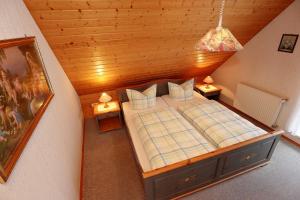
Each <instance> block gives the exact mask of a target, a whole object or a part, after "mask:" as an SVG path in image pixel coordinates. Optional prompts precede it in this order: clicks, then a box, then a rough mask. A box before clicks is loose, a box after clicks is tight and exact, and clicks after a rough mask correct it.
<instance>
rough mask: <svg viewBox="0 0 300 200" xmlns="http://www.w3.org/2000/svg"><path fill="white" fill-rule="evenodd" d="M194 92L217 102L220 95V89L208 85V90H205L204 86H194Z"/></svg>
mask: <svg viewBox="0 0 300 200" xmlns="http://www.w3.org/2000/svg"><path fill="white" fill-rule="evenodd" d="M195 90H196V91H197V92H199V93H200V94H201V95H203V96H205V97H206V98H208V99H213V100H219V97H220V94H221V89H220V88H217V87H216V86H213V85H210V86H209V88H206V85H201V84H197V85H196V86H195Z"/></svg>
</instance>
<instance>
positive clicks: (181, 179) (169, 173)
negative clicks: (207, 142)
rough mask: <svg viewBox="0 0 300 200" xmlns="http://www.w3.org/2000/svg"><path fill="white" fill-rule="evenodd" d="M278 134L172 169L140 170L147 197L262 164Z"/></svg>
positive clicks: (178, 191)
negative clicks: (146, 171) (143, 171)
mask: <svg viewBox="0 0 300 200" xmlns="http://www.w3.org/2000/svg"><path fill="white" fill-rule="evenodd" d="M280 134H281V132H274V133H273V134H266V135H265V136H264V137H261V138H254V139H253V140H250V141H246V142H243V143H240V144H237V145H232V146H230V147H225V148H222V149H218V150H217V151H215V152H212V153H208V154H207V155H206V154H205V155H202V156H199V157H196V158H194V159H191V160H190V161H189V163H187V164H186V165H184V166H180V167H178V166H174V169H172V167H171V166H170V167H168V168H161V169H158V170H154V171H151V172H148V173H143V177H144V178H143V181H144V187H145V196H146V199H147V200H154V199H156V200H163V199H171V198H174V197H177V196H180V195H182V194H186V193H190V192H192V191H195V190H196V191H198V190H200V189H201V188H204V187H208V186H209V185H213V184H216V183H218V182H222V181H224V180H227V179H229V178H230V177H234V176H236V175H238V174H242V173H244V172H247V171H249V169H254V168H256V167H258V166H262V165H263V164H266V163H267V162H268V161H269V160H270V158H271V156H272V153H273V151H274V149H275V147H276V145H277V143H278V141H279V139H280Z"/></svg>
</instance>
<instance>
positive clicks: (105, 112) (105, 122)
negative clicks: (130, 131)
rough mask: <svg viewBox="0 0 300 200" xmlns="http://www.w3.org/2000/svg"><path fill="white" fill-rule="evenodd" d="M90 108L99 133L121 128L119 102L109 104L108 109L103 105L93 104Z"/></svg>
mask: <svg viewBox="0 0 300 200" xmlns="http://www.w3.org/2000/svg"><path fill="white" fill-rule="evenodd" d="M92 106H93V114H94V117H95V118H96V120H97V123H98V125H99V129H100V132H107V131H111V130H115V129H120V128H122V126H123V123H122V115H121V109H120V105H119V102H117V101H111V102H109V103H108V108H104V103H95V104H93V105H92Z"/></svg>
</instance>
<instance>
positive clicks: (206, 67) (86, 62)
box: [24, 0, 292, 95]
mask: <svg viewBox="0 0 300 200" xmlns="http://www.w3.org/2000/svg"><path fill="white" fill-rule="evenodd" d="M24 2H25V4H26V5H27V7H28V8H29V10H30V12H31V14H32V16H33V17H34V19H35V20H36V22H37V24H38V25H39V27H40V29H41V30H42V32H43V34H44V36H45V37H46V39H47V40H48V42H49V44H50V46H51V48H52V49H53V51H54V53H55V55H56V56H57V58H58V59H59V61H60V63H61V64H62V66H63V68H64V70H65V72H66V74H67V75H68V77H69V78H70V80H71V82H72V84H73V85H74V87H75V89H76V91H77V92H78V94H79V95H82V94H89V93H94V92H100V91H103V90H111V89H114V88H117V87H120V86H124V85H129V84H135V83H140V82H143V81H147V80H152V79H157V78H171V77H173V78H178V77H189V76H197V75H206V74H209V73H211V72H212V71H214V70H215V69H216V68H217V67H218V66H219V65H221V64H222V63H223V62H224V61H226V59H228V58H229V57H230V56H231V53H202V52H197V51H195V49H194V45H195V43H196V42H197V41H198V40H199V39H200V38H201V37H202V36H203V35H204V34H205V33H206V32H207V31H208V30H209V29H210V28H212V27H214V26H216V23H217V18H218V12H219V6H220V3H221V0H72V1H71V0H24ZM291 2H292V0H227V1H226V6H225V14H224V26H225V27H227V28H229V29H230V30H231V31H232V33H233V34H234V35H235V36H236V38H237V39H238V40H239V41H240V42H241V43H242V44H245V43H246V42H247V41H249V40H250V39H251V38H252V37H253V36H254V35H255V34H256V33H257V32H258V31H260V30H261V29H262V28H263V27H264V26H266V24H268V23H269V22H270V21H271V20H272V19H273V18H275V17H276V16H277V15H278V14H279V13H280V12H281V11H283V10H284V9H285V8H286V7H287V6H288V5H289V4H290V3H291Z"/></svg>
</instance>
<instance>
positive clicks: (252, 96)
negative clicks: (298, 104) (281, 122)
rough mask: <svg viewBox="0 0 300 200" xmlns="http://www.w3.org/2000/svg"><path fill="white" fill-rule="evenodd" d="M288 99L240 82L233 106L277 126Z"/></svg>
mask: <svg viewBox="0 0 300 200" xmlns="http://www.w3.org/2000/svg"><path fill="white" fill-rule="evenodd" d="M285 101H286V99H284V98H282V97H279V96H276V95H273V94H271V93H268V92H265V91H262V90H259V89H256V88H253V87H250V86H248V85H245V84H243V83H239V84H238V86H237V90H236V95H235V98H234V102H233V106H234V107H235V108H237V109H239V110H240V111H242V112H244V113H246V114H247V115H249V116H251V117H253V118H254V119H256V120H258V121H260V122H262V123H264V124H265V125H268V126H271V127H274V128H276V127H277V119H278V117H279V114H280V111H281V109H282V106H283V104H284V102H285Z"/></svg>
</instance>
